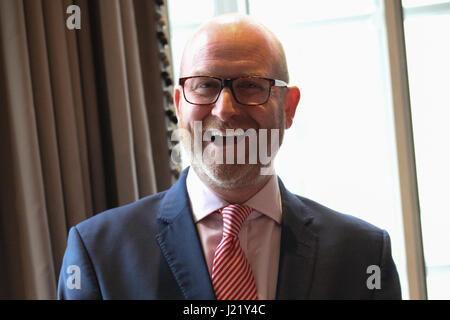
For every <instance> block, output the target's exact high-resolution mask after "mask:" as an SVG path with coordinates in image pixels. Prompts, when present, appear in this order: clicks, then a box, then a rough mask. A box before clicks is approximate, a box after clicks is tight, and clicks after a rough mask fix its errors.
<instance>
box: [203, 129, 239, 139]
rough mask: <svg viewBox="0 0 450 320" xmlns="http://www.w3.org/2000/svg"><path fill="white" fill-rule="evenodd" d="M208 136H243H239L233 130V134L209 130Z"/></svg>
mask: <svg viewBox="0 0 450 320" xmlns="http://www.w3.org/2000/svg"><path fill="white" fill-rule="evenodd" d="M208 136H209V137H213V136H216V137H222V138H223V137H240V136H242V134H239V133H238V132H236V131H235V130H233V131H232V132H222V131H219V130H209V131H208Z"/></svg>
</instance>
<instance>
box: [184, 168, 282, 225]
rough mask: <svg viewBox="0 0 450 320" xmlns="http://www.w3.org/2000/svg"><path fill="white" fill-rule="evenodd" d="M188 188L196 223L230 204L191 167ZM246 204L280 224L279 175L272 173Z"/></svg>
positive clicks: (187, 180) (187, 181)
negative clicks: (210, 187)
mask: <svg viewBox="0 0 450 320" xmlns="http://www.w3.org/2000/svg"><path fill="white" fill-rule="evenodd" d="M186 188H187V192H188V194H189V199H190V201H191V208H192V213H193V215H194V222H195V223H197V222H198V221H200V220H202V219H203V218H205V217H206V216H208V215H209V214H211V213H213V212H215V211H217V210H218V209H220V208H223V207H226V206H227V205H229V204H230V203H228V202H227V201H225V200H224V199H222V198H220V197H219V196H218V195H217V194H215V193H214V192H213V191H211V189H209V188H208V187H207V186H206V185H205V184H204V183H203V181H201V180H200V178H199V177H198V175H197V174H196V173H195V171H194V170H193V169H192V168H189V172H188V175H187V178H186ZM244 204H245V205H248V206H250V207H252V208H253V209H254V210H255V211H256V215H257V214H258V213H259V214H264V215H266V216H268V217H270V218H272V219H273V220H275V221H276V222H277V223H279V224H280V223H281V197H280V189H279V186H278V179H277V176H276V175H272V176H271V177H270V179H269V181H268V182H267V183H266V185H265V186H264V187H263V188H262V189H261V190H259V191H258V192H257V193H256V194H255V195H254V196H253V197H251V198H250V199H249V200H247V201H246V202H245V203H244ZM254 214H255V212H253V213H252V214H251V215H250V217H249V219H251V218H252V215H254Z"/></svg>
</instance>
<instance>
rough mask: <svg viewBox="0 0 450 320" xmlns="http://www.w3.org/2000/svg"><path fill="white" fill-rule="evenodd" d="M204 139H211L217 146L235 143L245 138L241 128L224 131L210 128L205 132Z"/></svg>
mask: <svg viewBox="0 0 450 320" xmlns="http://www.w3.org/2000/svg"><path fill="white" fill-rule="evenodd" d="M204 138H206V141H208V140H211V142H212V143H214V144H215V145H217V146H226V145H230V144H231V145H235V144H237V143H239V142H240V141H242V140H243V139H244V138H245V134H244V130H242V129H227V130H225V131H222V130H218V129H210V130H207V131H206V132H205V135H204Z"/></svg>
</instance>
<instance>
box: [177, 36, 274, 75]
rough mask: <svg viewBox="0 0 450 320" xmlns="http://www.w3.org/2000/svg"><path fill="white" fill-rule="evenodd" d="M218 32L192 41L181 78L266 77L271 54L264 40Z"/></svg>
mask: <svg viewBox="0 0 450 320" xmlns="http://www.w3.org/2000/svg"><path fill="white" fill-rule="evenodd" d="M221 31H222V30H219V31H218V32H217V33H214V32H205V33H202V34H198V36H197V37H196V38H195V39H192V41H191V43H190V44H189V46H188V47H187V48H186V51H185V53H184V55H183V61H182V69H183V72H182V73H184V76H187V75H200V74H202V75H209V73H214V75H219V74H227V76H230V74H235V75H236V76H238V75H244V74H245V75H261V76H268V73H270V70H269V69H270V66H271V64H272V62H273V60H274V56H273V55H274V52H273V50H272V48H271V47H270V45H269V44H268V42H267V41H266V40H265V39H258V38H257V37H246V36H244V35H242V34H231V33H223V32H221ZM187 73H189V74H187Z"/></svg>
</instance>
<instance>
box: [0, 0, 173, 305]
mask: <svg viewBox="0 0 450 320" xmlns="http://www.w3.org/2000/svg"><path fill="white" fill-rule="evenodd" d="M72 4H75V5H78V6H79V7H80V9H81V29H79V30H69V29H68V28H67V27H66V19H67V18H68V17H69V15H70V14H68V13H66V9H67V7H68V6H69V5H72ZM164 6H165V3H164V1H150V0H145V1H141V0H0V177H1V180H0V273H1V274H2V277H0V298H6V299H54V298H56V284H57V279H58V276H59V273H60V267H61V262H62V257H63V254H64V251H65V248H66V239H67V232H68V230H69V229H70V227H72V226H74V225H76V224H77V223H79V222H80V221H83V220H85V219H87V218H89V217H91V216H92V215H94V214H97V213H99V212H102V211H104V210H107V209H109V208H112V207H115V206H118V205H122V204H126V203H130V202H132V201H135V200H137V199H139V198H141V197H144V196H147V195H150V194H153V193H155V192H158V191H162V190H164V189H167V188H169V187H170V186H171V184H172V183H173V182H174V181H175V178H176V176H177V174H178V172H177V170H176V169H174V168H175V167H174V166H173V164H171V163H170V143H169V139H170V132H171V130H173V128H174V123H173V121H174V119H173V117H172V118H168V117H167V115H168V114H171V113H170V112H173V106H171V101H170V100H171V99H170V91H171V90H172V87H171V84H170V81H169V82H168V79H167V74H171V73H170V72H169V73H167V67H169V68H170V65H168V64H167V57H166V56H164V55H163V56H161V50H162V49H164V50H167V41H166V40H165V38H164V35H163V34H161V31H160V30H157V27H156V24H157V23H159V24H161V20H158V21H157V20H156V18H155V17H156V16H157V15H156V14H158V15H159V18H158V19H160V18H161V16H160V15H161V12H163V13H164V14H165V15H167V12H166V9H165V8H164ZM161 9H163V10H161ZM166 36H167V35H166ZM163 58H164V59H163ZM161 59H162V60H161ZM171 108H172V110H171ZM171 121H172V122H171ZM62 271H63V272H64V270H62ZM130 271H132V270H130Z"/></svg>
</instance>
